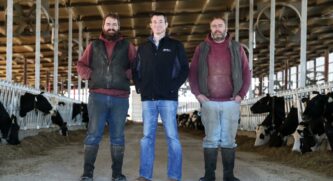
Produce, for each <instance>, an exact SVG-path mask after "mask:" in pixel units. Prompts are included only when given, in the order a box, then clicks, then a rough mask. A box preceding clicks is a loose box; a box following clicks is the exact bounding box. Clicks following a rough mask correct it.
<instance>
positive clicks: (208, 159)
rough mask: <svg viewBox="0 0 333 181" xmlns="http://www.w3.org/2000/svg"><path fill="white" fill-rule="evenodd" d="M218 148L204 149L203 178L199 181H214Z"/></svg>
mask: <svg viewBox="0 0 333 181" xmlns="http://www.w3.org/2000/svg"><path fill="white" fill-rule="evenodd" d="M217 154H218V148H204V159H205V176H204V177H201V178H200V179H199V181H215V170H216V161H217Z"/></svg>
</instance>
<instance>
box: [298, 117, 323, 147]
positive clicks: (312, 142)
mask: <svg viewBox="0 0 333 181" xmlns="http://www.w3.org/2000/svg"><path fill="white" fill-rule="evenodd" d="M293 137H294V145H293V148H292V151H297V152H301V153H306V152H312V151H316V150H318V149H319V147H320V145H321V143H322V142H323V139H324V138H325V135H324V134H322V135H320V136H319V135H313V133H312V132H311V129H310V126H309V122H300V123H299V125H298V126H297V128H296V131H295V132H294V133H293Z"/></svg>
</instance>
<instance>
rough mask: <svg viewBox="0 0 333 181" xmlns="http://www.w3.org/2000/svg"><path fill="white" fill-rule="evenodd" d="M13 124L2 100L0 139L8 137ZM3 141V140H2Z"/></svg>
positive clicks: (0, 104)
mask: <svg viewBox="0 0 333 181" xmlns="http://www.w3.org/2000/svg"><path fill="white" fill-rule="evenodd" d="M10 126H11V119H10V117H9V114H8V112H7V110H6V109H5V107H4V106H3V104H2V102H0V132H1V135H0V139H1V137H2V138H4V139H6V138H7V136H8V132H9V129H10ZM0 141H1V140H0Z"/></svg>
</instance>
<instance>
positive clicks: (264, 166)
mask: <svg viewBox="0 0 333 181" xmlns="http://www.w3.org/2000/svg"><path fill="white" fill-rule="evenodd" d="M141 136H142V125H141V124H130V125H127V126H126V141H127V142H126V152H125V160H124V167H123V172H124V174H125V175H126V176H127V179H128V181H134V180H135V178H136V177H137V176H138V168H139V150H140V149H139V140H140V138H141ZM180 137H181V142H182V146H183V181H197V180H198V178H200V177H201V176H202V174H203V173H204V171H203V168H204V165H203V154H202V148H201V138H200V137H198V136H194V135H193V134H190V133H186V132H181V133H180ZM82 139H83V138H82ZM156 145H157V146H156V159H155V167H154V168H155V170H154V179H153V180H154V181H166V180H167V176H166V160H167V151H166V150H167V149H166V148H167V146H166V142H165V137H164V131H163V127H162V126H159V128H158V130H157V140H156ZM0 146H3V145H0ZM0 148H1V147H0ZM218 160H219V162H218V165H217V181H220V180H222V173H221V172H222V171H221V170H222V168H221V157H220V155H219V158H218ZM82 164H83V145H82V143H75V144H74V143H71V144H68V145H65V146H61V147H57V148H56V149H52V150H51V151H47V152H45V153H43V154H39V155H37V156H33V157H31V158H27V159H15V160H13V161H5V162H3V163H0V180H1V181H60V180H61V181H75V180H79V176H80V174H81V172H82ZM110 164H111V161H110V153H109V143H108V137H107V136H106V135H105V136H104V138H103V141H102V143H101V147H100V150H99V154H98V157H97V161H96V165H95V166H96V168H95V181H109V180H111V179H110V178H111V169H110ZM235 174H236V175H237V176H238V177H239V178H240V180H242V181H268V180H269V181H289V180H290V181H291V180H295V181H296V180H302V181H307V180H308V181H313V180H321V181H326V180H327V181H328V180H332V178H328V177H323V176H320V175H317V174H316V173H312V172H309V171H305V170H301V169H295V168H291V167H287V166H284V165H280V164H276V163H271V162H265V161H262V160H261V159H260V156H258V155H255V154H253V153H246V152H237V160H236V168H235Z"/></svg>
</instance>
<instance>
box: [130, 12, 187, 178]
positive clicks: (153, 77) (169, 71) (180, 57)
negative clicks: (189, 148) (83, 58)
mask: <svg viewBox="0 0 333 181" xmlns="http://www.w3.org/2000/svg"><path fill="white" fill-rule="evenodd" d="M150 20H151V23H150V27H151V30H152V33H153V34H152V36H150V37H149V38H148V41H147V42H146V43H144V44H142V45H141V46H139V49H138V54H137V59H136V63H135V66H134V70H133V80H134V83H135V87H136V90H137V92H138V93H140V94H141V101H142V115H143V125H144V127H143V134H144V136H143V138H142V139H141V157H140V159H141V161H140V177H139V178H137V180H138V181H147V180H152V176H153V164H154V155H155V154H154V152H155V150H154V148H155V135H156V128H157V119H158V114H160V116H161V119H162V122H163V125H164V129H165V132H166V136H167V143H168V178H169V180H170V181H174V180H181V171H182V148H181V144H180V141H179V137H178V130H177V121H176V114H177V107H178V90H179V87H180V86H181V85H182V84H183V83H184V82H185V80H186V78H187V75H188V71H189V66H188V60H187V57H186V54H185V50H184V46H183V45H182V43H181V42H179V41H177V40H175V39H172V38H170V37H168V36H167V35H166V28H167V27H168V22H167V18H166V16H165V14H163V13H153V14H152V15H151V19H150Z"/></svg>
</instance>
